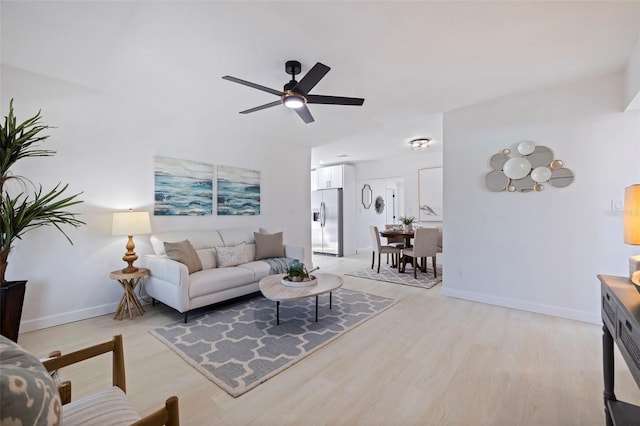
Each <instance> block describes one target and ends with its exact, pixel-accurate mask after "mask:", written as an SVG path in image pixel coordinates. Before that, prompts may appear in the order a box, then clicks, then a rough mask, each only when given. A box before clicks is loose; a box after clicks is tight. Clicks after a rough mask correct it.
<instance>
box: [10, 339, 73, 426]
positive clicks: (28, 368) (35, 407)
mask: <svg viewBox="0 0 640 426" xmlns="http://www.w3.org/2000/svg"><path fill="white" fill-rule="evenodd" d="M0 360H1V361H2V368H0V424H2V425H33V426H41V425H42V426H53V425H60V424H61V423H62V403H61V402H60V395H59V394H58V387H57V386H56V384H55V383H54V381H53V379H52V378H51V376H50V375H49V373H48V372H47V370H46V369H45V368H44V366H43V365H42V363H41V362H40V361H39V360H38V359H37V358H36V357H34V356H33V355H31V354H30V353H29V352H27V351H25V350H24V349H23V348H22V347H20V346H18V345H17V344H16V343H14V342H12V341H10V340H9V339H7V338H5V337H4V336H0Z"/></svg>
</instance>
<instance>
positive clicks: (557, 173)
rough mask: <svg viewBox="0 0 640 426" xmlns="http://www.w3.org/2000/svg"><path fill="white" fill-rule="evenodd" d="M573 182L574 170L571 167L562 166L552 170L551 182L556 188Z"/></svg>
mask: <svg viewBox="0 0 640 426" xmlns="http://www.w3.org/2000/svg"><path fill="white" fill-rule="evenodd" d="M571 182H573V172H572V171H571V170H569V169H565V168H561V169H556V170H553V171H551V177H550V178H549V184H550V185H551V186H555V187H556V188H564V187H565V186H568V185H569V184H570V183H571Z"/></svg>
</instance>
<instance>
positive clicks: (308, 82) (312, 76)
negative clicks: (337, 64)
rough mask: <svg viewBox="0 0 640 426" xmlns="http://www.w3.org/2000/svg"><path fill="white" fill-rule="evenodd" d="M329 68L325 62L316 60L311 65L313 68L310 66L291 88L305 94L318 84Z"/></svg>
mask: <svg viewBox="0 0 640 426" xmlns="http://www.w3.org/2000/svg"><path fill="white" fill-rule="evenodd" d="M330 69H331V68H329V67H328V66H326V65H325V64H321V63H320V62H317V63H316V64H315V65H314V66H313V68H311V69H310V70H309V72H308V73H307V74H306V75H305V76H304V77H302V80H300V81H299V82H298V84H296V86H295V87H294V88H293V90H294V91H296V92H298V93H302V94H303V95H306V94H307V93H309V92H310V91H311V89H313V88H314V87H315V85H316V84H318V82H319V81H320V80H322V77H324V76H325V75H326V74H327V73H328V72H329V70H330Z"/></svg>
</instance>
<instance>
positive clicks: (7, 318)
mask: <svg viewBox="0 0 640 426" xmlns="http://www.w3.org/2000/svg"><path fill="white" fill-rule="evenodd" d="M26 285H27V282H26V281H7V283H6V285H5V286H3V287H0V334H2V335H3V336H5V337H7V338H9V339H11V340H13V341H14V342H17V341H18V332H19V331H20V318H21V317H22V303H23V302H24V290H25V287H26Z"/></svg>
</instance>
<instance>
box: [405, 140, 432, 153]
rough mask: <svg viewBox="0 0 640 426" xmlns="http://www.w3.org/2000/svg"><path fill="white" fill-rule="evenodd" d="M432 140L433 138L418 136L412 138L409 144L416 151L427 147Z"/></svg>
mask: <svg viewBox="0 0 640 426" xmlns="http://www.w3.org/2000/svg"><path fill="white" fill-rule="evenodd" d="M430 142H431V139H429V138H417V139H412V140H410V141H409V145H410V146H411V149H413V150H414V151H419V150H423V149H426V148H427V146H428V145H429V143H430Z"/></svg>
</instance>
